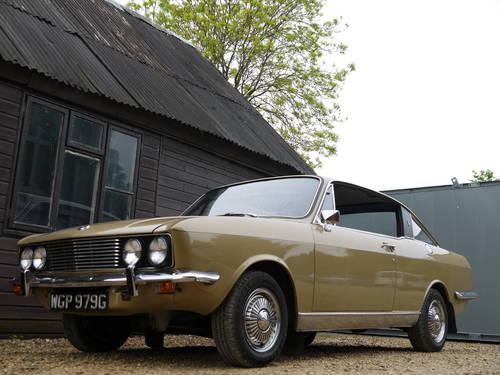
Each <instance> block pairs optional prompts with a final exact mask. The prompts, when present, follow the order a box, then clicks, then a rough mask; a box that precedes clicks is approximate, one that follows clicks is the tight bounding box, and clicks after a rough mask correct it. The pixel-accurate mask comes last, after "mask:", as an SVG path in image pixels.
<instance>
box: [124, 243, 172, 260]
mask: <svg viewBox="0 0 500 375" xmlns="http://www.w3.org/2000/svg"><path fill="white" fill-rule="evenodd" d="M168 251H169V243H168V241H167V239H166V238H165V237H154V238H153V239H152V240H151V242H150V243H149V248H148V261H149V263H150V264H151V265H152V266H159V265H161V264H162V263H163V262H164V261H165V259H166V258H167V254H168ZM141 254H142V243H141V241H139V240H138V239H136V238H131V239H129V240H128V241H127V242H125V246H124V247H123V261H124V262H125V263H126V264H127V265H129V266H133V265H135V264H136V263H137V262H138V261H139V259H141Z"/></svg>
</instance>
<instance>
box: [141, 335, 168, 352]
mask: <svg viewBox="0 0 500 375" xmlns="http://www.w3.org/2000/svg"><path fill="white" fill-rule="evenodd" d="M164 336H165V335H164V334H163V332H158V331H148V332H146V333H145V334H144V342H145V344H146V346H149V347H150V348H151V349H160V348H163V345H164Z"/></svg>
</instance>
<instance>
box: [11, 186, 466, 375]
mask: <svg viewBox="0 0 500 375" xmlns="http://www.w3.org/2000/svg"><path fill="white" fill-rule="evenodd" d="M18 246H19V256H20V265H21V267H22V269H23V271H22V279H21V282H19V285H17V286H18V287H19V286H21V290H22V292H23V294H25V295H31V294H34V295H35V296H36V297H37V298H38V300H39V301H40V302H41V303H42V304H43V305H45V306H46V307H47V308H50V309H52V310H55V311H61V312H63V323H64V330H65V333H66V336H67V338H68V339H69V341H70V342H71V343H72V344H73V345H74V346H75V347H76V348H78V349H80V350H82V351H87V352H92V351H108V350H114V349H117V348H119V347H120V346H121V345H122V344H123V343H124V342H125V341H126V340H127V338H128V336H129V334H130V333H131V332H143V333H144V336H145V341H146V344H147V345H148V346H151V347H159V346H162V345H163V340H164V334H165V333H167V334H168V333H189V334H197V335H205V336H209V337H213V338H214V340H215V344H216V346H217V350H218V351H219V353H220V355H221V356H222V358H223V359H224V361H225V362H227V363H229V364H232V365H238V366H249V367H250V366H262V365H265V364H268V363H270V362H271V361H273V360H274V359H275V358H277V357H278V356H279V355H280V353H281V352H282V350H283V348H284V347H285V345H295V346H298V347H303V346H304V345H308V344H310V343H311V342H312V340H313V339H314V335H315V333H316V332H318V331H331V330H355V329H356V330H357V329H368V328H385V327H393V328H401V329H403V330H405V331H407V333H408V336H409V338H410V340H411V343H412V344H413V346H414V347H415V349H417V350H420V351H439V350H440V349H441V348H442V347H443V345H444V342H445V339H446V335H447V333H448V332H456V323H455V315H456V314H458V313H460V312H461V311H462V310H463V309H464V306H465V304H466V301H467V300H468V299H472V298H475V297H476V294H475V293H474V292H472V291H471V269H470V265H469V263H468V262H467V260H466V259H465V258H464V257H463V256H460V255H458V254H455V253H452V252H450V251H448V250H445V249H443V248H441V247H439V245H438V243H437V241H436V240H435V239H434V237H433V236H432V235H431V234H430V233H429V231H428V230H427V229H426V228H425V227H424V226H423V224H422V223H421V222H420V221H419V220H418V219H417V217H416V216H415V215H414V214H413V213H412V212H411V211H410V210H409V209H408V208H407V207H405V206H404V205H402V204H401V203H399V202H397V201H396V200H394V199H392V198H390V197H388V196H387V195H384V194H381V193H377V192H375V191H371V190H368V189H365V188H362V187H359V186H356V185H352V184H348V183H345V182H340V181H332V180H330V179H325V178H320V177H317V176H289V177H280V178H270V179H262V180H255V181H248V182H243V183H238V184H233V185H228V186H223V187H220V188H217V189H214V190H211V191H209V192H208V193H206V194H205V195H203V196H202V197H201V198H199V199H198V200H197V201H196V202H195V203H193V204H192V205H191V206H190V207H189V208H188V209H187V210H186V211H185V212H184V214H183V215H181V216H178V217H162V218H153V219H145V220H129V221H115V222H108V223H101V224H92V225H87V226H83V227H80V228H71V229H64V230H60V231H57V232H53V233H48V234H37V235H32V236H29V237H26V238H24V239H22V240H20V241H19V243H18Z"/></svg>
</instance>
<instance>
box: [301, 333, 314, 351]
mask: <svg viewBox="0 0 500 375" xmlns="http://www.w3.org/2000/svg"><path fill="white" fill-rule="evenodd" d="M303 335H304V348H306V347H308V346H309V345H311V344H312V343H313V341H314V339H315V338H316V332H304V333H303Z"/></svg>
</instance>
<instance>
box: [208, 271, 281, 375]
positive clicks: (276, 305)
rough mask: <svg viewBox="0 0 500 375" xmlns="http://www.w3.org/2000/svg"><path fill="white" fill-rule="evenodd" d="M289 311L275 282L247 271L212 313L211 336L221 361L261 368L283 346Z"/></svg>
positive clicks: (269, 361) (273, 357)
mask: <svg viewBox="0 0 500 375" xmlns="http://www.w3.org/2000/svg"><path fill="white" fill-rule="evenodd" d="M287 328H288V309H287V304H286V300H285V295H284V294H283V291H282V290H281V288H280V286H279V285H278V283H277V282H276V281H275V280H274V279H273V278H272V277H271V276H269V275H268V274H267V273H265V272H261V271H250V272H247V273H245V274H243V276H242V277H241V278H240V280H238V282H237V283H236V285H235V286H234V288H233V289H232V291H231V292H230V293H229V295H228V296H227V297H226V300H225V301H224V302H223V303H222V304H221V305H220V306H219V307H218V308H217V310H216V311H215V312H214V313H213V314H212V333H213V337H214V340H215V345H216V347H217V350H218V352H219V354H220V355H221V357H222V359H223V360H224V361H225V362H226V363H228V364H231V365H235V366H243V367H256V366H264V365H266V364H268V363H271V362H272V361H273V360H274V359H276V358H277V357H278V356H279V355H280V353H281V351H282V350H283V345H284V344H285V339H286V332H287Z"/></svg>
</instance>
